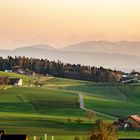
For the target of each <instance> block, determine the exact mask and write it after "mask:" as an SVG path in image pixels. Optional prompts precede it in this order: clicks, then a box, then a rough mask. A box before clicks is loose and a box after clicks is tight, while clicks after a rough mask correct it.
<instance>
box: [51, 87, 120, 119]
mask: <svg viewBox="0 0 140 140" xmlns="http://www.w3.org/2000/svg"><path fill="white" fill-rule="evenodd" d="M50 89H53V90H54V88H50ZM56 90H60V91H65V92H70V93H75V94H77V95H78V96H79V103H80V108H81V109H83V110H85V111H91V112H92V111H93V112H94V113H96V114H99V115H103V116H105V117H109V118H112V119H115V120H118V118H117V117H115V116H112V115H109V114H105V113H101V112H98V111H94V110H92V109H88V108H85V105H84V98H83V95H82V94H84V92H80V91H75V90H63V89H56Z"/></svg>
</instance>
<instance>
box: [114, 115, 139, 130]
mask: <svg viewBox="0 0 140 140" xmlns="http://www.w3.org/2000/svg"><path fill="white" fill-rule="evenodd" d="M113 124H114V125H116V126H117V128H118V129H124V130H125V129H127V128H133V129H138V130H140V116H138V115H131V116H128V117H126V118H124V119H119V121H118V122H114V123H113Z"/></svg>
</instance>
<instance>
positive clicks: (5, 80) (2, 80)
mask: <svg viewBox="0 0 140 140" xmlns="http://www.w3.org/2000/svg"><path fill="white" fill-rule="evenodd" d="M9 82H10V81H9V78H8V77H7V76H0V85H8V84H9Z"/></svg>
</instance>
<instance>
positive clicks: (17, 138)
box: [1, 134, 27, 140]
mask: <svg viewBox="0 0 140 140" xmlns="http://www.w3.org/2000/svg"><path fill="white" fill-rule="evenodd" d="M26 138H27V135H25V134H4V135H2V136H1V140H26Z"/></svg>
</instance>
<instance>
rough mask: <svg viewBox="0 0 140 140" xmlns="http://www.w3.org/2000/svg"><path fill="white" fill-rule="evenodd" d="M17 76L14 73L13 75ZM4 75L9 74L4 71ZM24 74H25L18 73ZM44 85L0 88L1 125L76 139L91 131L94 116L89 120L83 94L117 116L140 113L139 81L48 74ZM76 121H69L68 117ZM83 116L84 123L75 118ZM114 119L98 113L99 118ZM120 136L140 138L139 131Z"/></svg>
mask: <svg viewBox="0 0 140 140" xmlns="http://www.w3.org/2000/svg"><path fill="white" fill-rule="evenodd" d="M12 74H13V76H15V74H14V73H11V74H10V76H12ZM3 75H5V76H6V75H7V76H8V75H9V74H8V73H4V74H3ZM16 76H21V75H18V74H17V75H16ZM43 80H46V84H45V85H44V87H42V88H36V87H27V85H26V83H25V85H24V87H11V88H8V89H5V90H0V99H1V100H0V108H1V112H0V125H1V127H2V128H5V129H6V130H7V131H6V132H7V133H13V132H15V131H16V132H17V133H23V132H24V133H27V134H28V135H29V136H33V135H44V133H46V132H47V133H48V134H49V135H55V139H57V140H59V139H61V140H64V139H65V138H66V137H67V139H68V140H72V139H73V137H74V136H77V135H80V136H81V135H84V134H87V133H88V132H89V131H90V129H91V127H92V123H93V121H94V120H92V122H91V123H89V122H88V118H87V117H85V111H83V110H81V109H79V106H78V102H79V97H78V95H77V93H79V92H80V93H81V94H82V96H83V97H84V102H85V106H86V107H87V108H89V109H93V110H95V111H98V112H102V113H106V114H109V115H113V116H116V117H125V116H127V115H131V114H138V115H140V111H139V108H140V104H139V102H140V98H139V97H140V86H139V85H131V84H127V85H108V84H96V83H92V82H85V81H79V80H70V79H64V78H57V77H52V78H49V79H48V78H46V79H45V77H43ZM68 118H70V119H71V120H72V121H71V122H70V123H68V121H67V119H68ZM77 118H80V119H82V120H83V122H82V123H81V124H79V123H77V122H76V121H75V120H76V119H77ZM98 118H101V119H103V120H107V121H112V119H110V118H108V117H106V116H103V115H98V114H97V116H96V119H98ZM119 137H125V138H127V137H129V138H130V137H132V138H139V137H140V135H139V132H133V131H123V132H122V131H121V132H119Z"/></svg>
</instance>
